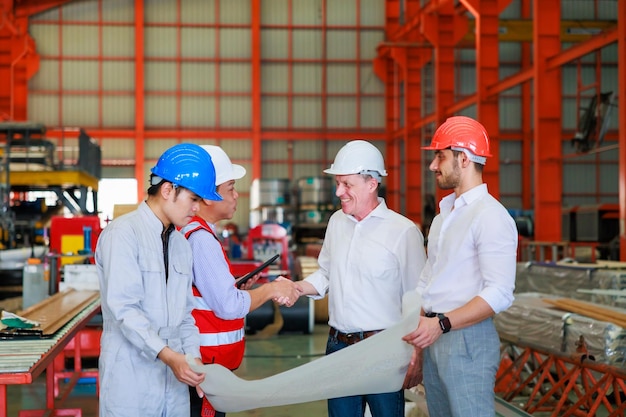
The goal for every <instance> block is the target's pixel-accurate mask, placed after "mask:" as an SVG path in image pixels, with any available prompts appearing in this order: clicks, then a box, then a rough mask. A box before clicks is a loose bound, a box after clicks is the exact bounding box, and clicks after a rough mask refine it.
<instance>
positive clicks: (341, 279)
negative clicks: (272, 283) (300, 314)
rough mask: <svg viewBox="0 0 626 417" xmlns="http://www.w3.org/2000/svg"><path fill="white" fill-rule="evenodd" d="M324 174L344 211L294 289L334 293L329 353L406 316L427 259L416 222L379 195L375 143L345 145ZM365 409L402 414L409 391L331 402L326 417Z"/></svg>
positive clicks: (358, 416)
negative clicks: (406, 298) (408, 296)
mask: <svg viewBox="0 0 626 417" xmlns="http://www.w3.org/2000/svg"><path fill="white" fill-rule="evenodd" d="M324 172H325V173H327V174H331V175H335V182H336V186H337V190H336V195H337V197H339V199H340V201H341V210H338V211H337V212H335V213H333V215H332V216H331V218H330V220H329V222H328V227H327V229H326V236H325V239H324V244H323V245H322V250H321V252H320V254H319V258H318V263H319V269H318V270H317V271H316V272H314V273H312V274H311V275H309V276H308V277H307V278H306V279H305V280H304V281H298V282H296V284H297V285H299V286H300V288H301V291H302V292H303V294H305V295H308V296H311V297H313V298H322V297H324V296H326V294H327V293H328V297H329V305H328V313H329V320H328V324H329V325H330V332H329V336H328V343H327V348H326V353H327V354H331V353H333V352H336V351H338V350H340V349H343V348H346V347H348V346H350V345H352V344H354V343H358V342H359V341H361V340H363V339H365V338H367V337H369V336H371V335H373V334H375V333H377V332H379V331H381V330H384V329H386V328H388V327H390V326H392V325H394V324H396V323H398V322H399V321H400V320H401V319H402V311H401V310H402V296H403V295H404V293H406V292H408V291H413V290H415V288H416V286H417V282H418V277H419V275H420V272H421V270H422V267H423V266H424V263H425V260H426V255H425V251H424V239H423V236H422V233H421V232H420V230H419V229H418V228H417V226H416V225H415V223H414V222H412V221H411V220H409V219H407V218H406V217H404V216H402V215H400V214H398V213H396V212H394V211H392V210H390V209H389V208H387V205H386V204H385V200H384V199H383V198H380V197H378V190H379V184H380V182H381V181H382V177H384V176H386V175H387V171H386V170H385V166H384V160H383V156H382V154H381V153H380V151H379V150H378V149H377V148H376V147H375V146H374V145H372V144H371V143H369V142H367V141H363V140H354V141H351V142H349V143H347V144H346V145H345V146H344V147H342V148H341V149H340V150H339V152H338V153H337V155H336V156H335V161H334V163H333V164H332V165H331V166H330V168H328V169H326V170H325V171H324ZM363 366H367V364H363ZM366 404H367V405H369V408H370V412H371V414H372V416H373V417H403V416H404V391H403V390H400V391H396V392H390V393H382V394H373V395H359V396H351V397H341V398H333V399H330V400H328V415H329V417H347V416H348V417H352V416H354V417H362V416H363V415H364V413H365V406H366Z"/></svg>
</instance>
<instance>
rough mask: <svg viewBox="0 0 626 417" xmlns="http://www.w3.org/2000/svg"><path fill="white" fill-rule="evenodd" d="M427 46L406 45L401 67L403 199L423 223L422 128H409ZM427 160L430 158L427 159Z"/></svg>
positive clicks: (415, 115)
mask: <svg viewBox="0 0 626 417" xmlns="http://www.w3.org/2000/svg"><path fill="white" fill-rule="evenodd" d="M431 57H432V50H431V49H430V48H417V47H414V48H408V49H407V59H406V68H405V69H404V74H405V75H404V85H405V97H406V100H405V109H404V112H405V115H406V117H405V119H406V122H405V129H404V144H405V155H406V158H405V159H406V163H405V166H404V172H403V173H404V175H405V178H406V180H405V187H406V193H405V201H406V213H405V215H406V217H408V218H409V219H411V220H413V221H414V222H416V223H419V224H420V225H423V223H424V216H423V208H424V204H423V198H422V197H423V195H422V164H423V163H424V161H423V160H422V150H421V145H422V129H421V128H418V129H411V125H412V124H413V122H415V121H418V120H420V119H421V118H422V69H423V68H424V65H426V63H428V62H429V61H430V59H431ZM429 162H430V161H429Z"/></svg>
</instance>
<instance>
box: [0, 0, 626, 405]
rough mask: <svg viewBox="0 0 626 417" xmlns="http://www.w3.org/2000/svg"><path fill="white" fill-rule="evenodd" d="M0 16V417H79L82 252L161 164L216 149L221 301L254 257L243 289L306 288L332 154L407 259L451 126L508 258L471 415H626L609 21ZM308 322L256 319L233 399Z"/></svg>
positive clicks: (439, 195)
mask: <svg viewBox="0 0 626 417" xmlns="http://www.w3.org/2000/svg"><path fill="white" fill-rule="evenodd" d="M0 13H1V14H2V23H0V205H1V207H0V311H2V320H1V324H0V417H6V416H11V417H13V416H17V417H31V416H32V417H35V416H37V417H39V416H83V417H92V416H98V415H99V409H98V407H99V393H100V385H99V382H100V375H99V372H98V362H99V356H100V353H101V339H100V338H101V336H102V333H103V318H102V308H101V298H100V288H99V279H98V271H97V268H96V264H95V252H96V247H97V244H98V239H99V237H100V235H101V234H102V233H103V232H104V231H105V230H106V229H107V227H109V226H110V224H111V223H112V222H115V221H116V220H117V219H118V218H120V217H122V216H124V215H126V214H128V213H131V212H133V211H134V210H136V209H137V207H138V206H139V204H140V203H141V202H142V201H144V200H145V199H146V197H147V195H148V194H147V190H148V188H149V186H150V184H149V178H150V175H151V172H152V171H151V169H153V167H155V164H157V163H158V161H159V157H160V155H162V154H163V152H164V151H166V150H167V149H168V148H170V147H173V146H176V145H179V144H196V145H217V146H219V147H221V148H222V149H223V150H224V151H225V152H226V153H227V154H228V156H229V157H230V159H231V160H232V163H234V164H237V165H240V166H242V167H244V168H245V171H246V173H245V175H244V176H242V177H241V178H238V179H237V180H236V186H235V187H236V190H237V192H238V199H237V210H236V211H235V213H234V215H233V216H232V218H231V219H228V220H224V221H220V222H219V223H217V224H216V227H217V232H218V236H219V241H220V243H221V246H222V248H223V250H224V254H225V255H226V256H227V258H228V261H229V263H230V266H231V272H232V275H233V276H234V277H240V276H243V275H245V274H246V273H248V272H250V271H251V270H253V269H254V268H255V267H258V266H260V265H261V264H262V263H263V262H264V261H266V260H268V259H270V258H271V257H272V256H274V255H278V257H277V258H276V260H274V261H273V262H272V263H271V264H270V265H269V266H267V267H266V268H265V269H263V270H262V272H261V277H260V278H259V279H258V281H257V282H256V284H255V286H262V285H268V284H270V283H272V282H273V281H275V280H277V279H278V277H285V278H287V279H289V280H292V281H302V280H304V279H305V278H307V276H309V275H310V274H312V273H314V272H315V271H316V270H317V269H318V263H317V259H318V256H319V254H320V251H321V250H322V247H323V244H324V239H325V235H326V230H327V225H328V222H329V219H330V217H331V215H333V213H335V212H337V211H341V210H342V203H341V201H340V199H339V197H338V195H337V193H336V192H337V187H338V185H337V183H336V182H335V178H334V177H333V175H330V174H327V173H324V170H326V169H328V168H329V167H330V166H331V164H333V161H334V160H335V156H336V155H337V154H338V152H339V151H340V150H341V149H342V147H343V146H344V145H346V143H348V142H350V141H353V140H364V141H367V142H369V143H371V144H373V145H374V146H375V147H376V148H377V149H378V150H379V151H380V153H381V154H382V155H383V156H384V165H385V169H386V172H387V174H388V175H387V176H385V177H384V178H383V180H382V182H381V185H380V187H379V188H380V189H379V196H380V197H382V198H384V201H385V202H386V205H387V206H388V207H389V208H390V209H391V210H393V211H395V212H397V213H400V214H401V215H403V216H405V217H406V218H408V219H409V220H411V221H412V222H413V223H414V224H415V225H417V227H418V229H419V230H420V232H421V233H422V235H423V237H424V241H425V242H426V241H427V238H428V233H429V229H430V226H431V224H432V222H433V219H434V218H435V216H437V214H438V213H439V210H440V208H439V202H440V201H441V200H442V199H443V198H444V197H445V196H446V195H448V194H450V190H444V189H441V188H439V187H438V186H437V182H436V181H435V175H434V173H433V172H431V169H430V166H431V161H433V151H432V150H427V149H426V150H425V149H423V148H424V147H427V146H428V145H429V144H431V140H432V139H433V135H434V134H435V132H436V130H437V128H438V127H439V126H440V125H441V124H442V123H444V122H445V121H446V120H447V119H448V118H449V117H452V116H468V117H471V118H474V119H476V120H478V121H479V122H480V123H481V124H482V125H483V126H484V127H485V130H486V131H487V132H488V135H489V138H490V152H491V157H490V158H488V161H487V163H486V164H485V166H484V171H483V173H482V178H483V180H484V182H485V183H486V184H487V187H488V190H489V193H490V194H491V195H493V196H494V197H495V198H496V199H497V200H498V201H499V202H500V203H501V204H502V205H503V206H504V207H505V208H506V210H507V211H508V213H509V214H510V216H511V217H512V219H513V220H514V223H515V226H516V228H517V234H518V241H517V258H516V268H515V273H516V275H515V291H514V297H515V299H514V301H513V302H512V305H511V306H510V307H509V308H507V309H506V310H505V311H502V312H499V313H498V314H496V315H495V317H494V318H493V321H494V323H495V327H496V329H497V332H498V335H499V338H500V363H499V367H498V370H497V373H496V381H495V387H494V391H495V410H496V415H498V416H529V415H533V416H542V417H543V416H600V417H608V416H624V415H626V393H625V391H626V126H625V127H623V126H622V125H621V123H620V122H619V120H626V105H623V104H622V103H620V99H621V98H622V97H626V1H622V0H340V1H339V0H335V1H332V0H0ZM619 16H622V19H621V20H620V19H619ZM175 233H177V232H175ZM511 275H512V274H511ZM328 322H329V301H328V297H324V298H321V299H313V298H310V297H305V296H303V297H300V298H299V299H298V300H297V301H296V302H295V304H294V305H293V306H292V307H286V306H282V305H279V303H277V302H276V301H272V300H269V301H267V302H265V303H264V304H262V305H261V306H260V307H259V308H257V309H255V310H254V311H251V312H250V313H249V314H248V315H247V316H246V317H245V353H244V356H243V362H242V363H241V365H240V366H239V367H238V368H237V369H236V370H234V371H233V372H234V374H235V375H236V376H237V377H238V378H240V379H242V380H246V381H257V380H259V381H267V383H268V384H269V383H270V382H271V381H272V377H274V376H276V375H278V376H280V375H283V373H286V372H287V371H291V370H296V372H297V371H299V370H304V369H308V370H310V369H316V368H314V367H315V366H320V367H321V366H322V365H320V363H321V362H322V361H324V360H325V359H329V358H330V357H332V355H325V350H326V344H327V339H328V335H329V323H328ZM442 329H443V327H442ZM362 330H369V329H362ZM454 330H455V329H453V331H454ZM444 333H445V331H444ZM372 340H374V339H372ZM377 340H381V338H378V339H377ZM365 342H369V340H363V341H362V342H359V343H357V344H355V345H354V347H355V348H356V347H358V346H359V344H360V343H365ZM368 346H371V345H368ZM352 347H353V346H351V347H350V348H349V349H346V350H350V349H352ZM411 349H412V348H411ZM362 351H363V352H364V353H363V354H364V355H367V351H366V350H365V349H362ZM383 356H384V355H383ZM355 360H356V359H355ZM368 363H369V361H368V360H367V359H366V360H365V362H363V363H362V366H361V367H363V368H366V367H367V366H368V365H367V364H368ZM356 367H357V368H359V366H356ZM355 372H356V371H355ZM302 374H304V371H303V373H302ZM337 374H338V372H335V375H331V378H333V379H334V378H337V384H339V378H340V377H341V378H343V379H342V380H345V381H346V382H344V383H343V385H350V384H352V383H354V384H356V383H357V381H356V380H357V379H358V378H355V377H354V376H353V375H352V374H351V375H337ZM288 375H289V374H288ZM324 377H327V375H325V374H324V372H318V373H317V374H316V373H315V372H313V375H312V376H310V378H309V379H305V380H302V381H301V383H302V384H301V385H297V386H291V387H287V389H288V390H289V391H290V392H299V393H300V394H301V395H302V396H301V397H299V398H303V400H293V401H290V402H289V401H287V400H285V402H284V403H280V401H281V392H280V391H279V392H276V393H273V397H276V398H277V401H278V402H279V403H276V404H270V405H267V406H260V407H254V408H250V409H245V410H238V411H233V412H227V415H228V416H231V417H235V416H240V417H242V416H255V417H265V416H274V417H276V416H298V417H307V416H318V417H322V416H327V415H328V411H327V398H330V396H329V394H327V393H324V390H323V389H322V388H323V387H322V386H323V385H324V384H325V383H326V382H324V381H325V380H324ZM363 383H364V385H367V383H368V381H367V380H365V381H363ZM296 388H297V389H296ZM309 391H312V392H313V393H314V392H316V391H319V392H321V394H319V398H314V396H313V394H311V396H310V397H306V396H305V393H307V392H309ZM404 395H405V415H406V416H407V417H427V416H428V415H429V413H428V408H427V404H428V392H426V390H425V389H424V386H423V385H422V384H419V385H417V386H416V387H412V388H410V389H406V390H405V391H404ZM365 415H371V412H370V410H369V409H367V410H366V411H365ZM374 417H376V416H374Z"/></svg>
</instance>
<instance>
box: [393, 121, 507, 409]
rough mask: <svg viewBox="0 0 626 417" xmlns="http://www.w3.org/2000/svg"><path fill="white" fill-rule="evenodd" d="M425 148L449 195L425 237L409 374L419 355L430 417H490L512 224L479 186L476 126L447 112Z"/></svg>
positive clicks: (481, 155)
mask: <svg viewBox="0 0 626 417" xmlns="http://www.w3.org/2000/svg"><path fill="white" fill-rule="evenodd" d="M423 149H428V150H433V151H435V156H434V158H433V160H432V162H431V163H430V167H429V168H430V170H431V171H432V172H433V173H434V174H435V180H436V182H437V186H438V187H439V188H441V189H442V190H451V191H453V192H452V193H451V194H449V195H448V196H446V197H444V198H443V199H442V200H441V202H440V203H439V214H438V215H437V216H436V217H435V218H434V219H433V222H432V225H431V228H430V232H429V234H428V250H427V253H428V259H427V262H426V266H425V267H424V270H423V271H422V274H421V276H420V280H419V284H418V287H417V290H418V292H420V294H421V295H422V298H423V305H422V309H423V312H424V316H423V317H422V318H421V320H420V321H419V325H418V326H417V328H416V329H415V330H414V331H413V332H411V333H409V334H407V335H406V336H405V337H404V340H405V341H407V342H408V343H410V344H412V345H413V346H415V353H414V355H413V359H412V361H411V364H410V366H409V371H408V373H407V379H410V378H411V377H412V372H414V371H415V369H419V366H420V364H419V358H420V356H421V355H423V378H424V386H425V389H426V402H427V404H428V411H429V415H430V417H439V416H440V417H460V416H472V417H480V416H485V417H487V416H489V417H493V416H494V415H495V398H494V386H495V377H496V371H497V369H498V364H499V362H500V339H499V337H498V333H497V331H496V328H495V326H494V324H493V320H492V318H493V316H494V315H495V314H497V313H499V312H501V311H504V310H506V309H507V308H509V306H510V305H511V303H512V302H513V290H514V289H515V267H516V256H517V228H516V226H515V222H514V221H513V218H512V217H511V216H510V214H509V213H508V212H507V210H506V209H505V208H504V206H503V205H502V204H501V203H500V202H499V201H498V200H496V199H495V198H494V197H493V196H491V195H490V194H489V192H488V190H487V185H486V184H485V183H483V179H482V172H483V167H484V165H485V163H486V162H487V158H489V157H491V156H492V155H491V154H490V152H489V135H488V134H487V132H486V130H485V128H484V127H483V125H482V124H480V123H479V122H477V121H476V120H474V119H472V118H469V117H465V116H455V117H450V118H449V119H448V120H446V122H445V123H443V124H442V125H441V126H440V127H439V128H438V129H437V131H436V132H435V134H434V136H433V138H432V142H431V144H430V146H426V147H424V148H423ZM409 385H410V384H409Z"/></svg>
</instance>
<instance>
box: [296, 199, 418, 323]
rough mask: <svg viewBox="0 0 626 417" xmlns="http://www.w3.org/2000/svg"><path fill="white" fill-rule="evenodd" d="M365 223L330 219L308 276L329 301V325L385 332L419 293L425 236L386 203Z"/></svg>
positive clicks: (338, 214)
mask: <svg viewBox="0 0 626 417" xmlns="http://www.w3.org/2000/svg"><path fill="white" fill-rule="evenodd" d="M378 201H379V204H378V206H377V207H376V208H375V209H374V210H372V212H371V213H370V214H369V215H368V216H367V217H365V218H364V219H363V220H361V221H357V220H356V219H355V218H354V217H353V216H350V215H346V214H345V213H343V211H341V210H338V211H337V212H335V213H333V215H332V216H331V218H330V220H329V222H328V227H327V229H326V236H325V238H324V244H323V245H322V250H321V252H320V254H319V257H318V263H319V269H318V270H317V271H316V272H314V273H312V274H311V275H309V276H308V277H307V278H306V281H307V282H309V283H311V284H312V285H313V286H314V287H315V289H316V290H317V291H318V293H319V294H320V295H319V296H317V297H313V298H322V297H323V296H324V295H325V294H326V293H328V294H329V295H328V297H329V304H328V310H329V321H328V324H329V325H331V326H332V327H334V328H336V329H338V330H339V331H342V332H346V333H348V332H353V331H368V330H379V329H385V328H387V327H389V326H391V325H393V324H395V323H397V322H399V321H400V320H401V319H402V296H403V295H404V293H405V292H407V291H412V290H415V288H416V286H417V282H418V278H419V275H420V272H421V270H422V268H423V267H424V263H425V259H426V255H425V251H424V238H423V236H422V233H421V232H420V231H419V229H418V228H417V226H416V225H415V223H413V222H412V221H411V220H409V219H407V218H406V217H404V216H402V215H400V214H398V213H396V212H394V211H392V210H390V209H388V208H387V205H386V204H385V200H383V199H382V198H379V199H378Z"/></svg>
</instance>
